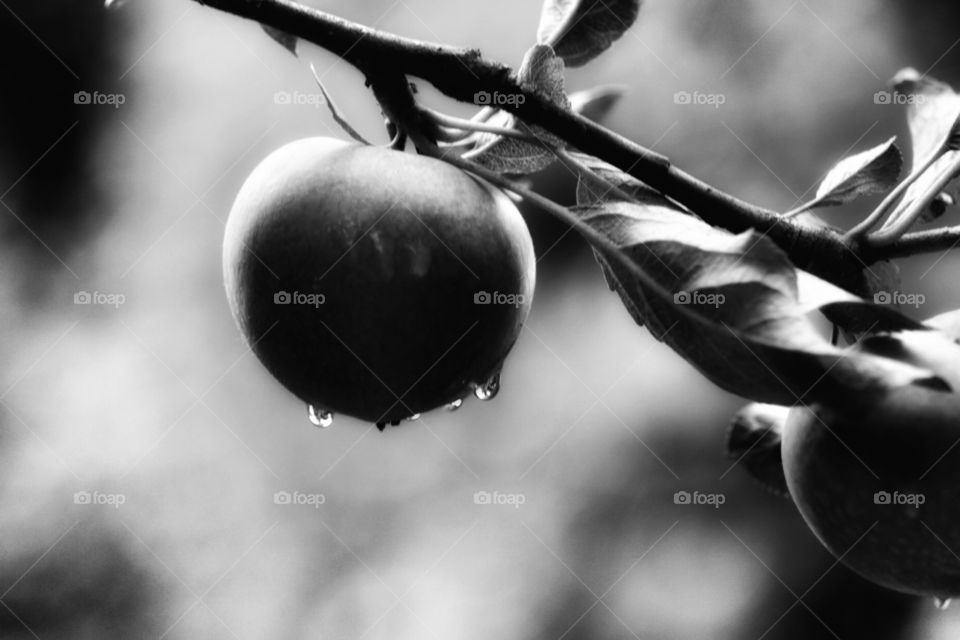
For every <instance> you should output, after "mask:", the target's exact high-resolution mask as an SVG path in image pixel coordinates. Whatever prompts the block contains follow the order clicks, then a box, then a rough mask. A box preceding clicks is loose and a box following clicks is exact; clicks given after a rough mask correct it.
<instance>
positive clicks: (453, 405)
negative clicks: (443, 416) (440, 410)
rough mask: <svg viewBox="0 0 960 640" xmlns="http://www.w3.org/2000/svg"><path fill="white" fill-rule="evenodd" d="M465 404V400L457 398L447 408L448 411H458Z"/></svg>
mask: <svg viewBox="0 0 960 640" xmlns="http://www.w3.org/2000/svg"><path fill="white" fill-rule="evenodd" d="M462 404H463V398H457V399H456V400H454V401H453V402H451V403H450V404H448V405H447V406H446V409H447V411H456V410H457V409H459V408H460V406H461V405H462Z"/></svg>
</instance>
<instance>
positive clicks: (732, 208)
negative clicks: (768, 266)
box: [194, 0, 897, 293]
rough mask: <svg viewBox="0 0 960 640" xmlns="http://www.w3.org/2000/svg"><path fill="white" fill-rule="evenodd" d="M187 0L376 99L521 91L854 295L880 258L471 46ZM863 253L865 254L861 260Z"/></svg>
mask: <svg viewBox="0 0 960 640" xmlns="http://www.w3.org/2000/svg"><path fill="white" fill-rule="evenodd" d="M194 1H196V2H200V3H201V4H206V5H209V6H211V7H214V8H216V9H220V10H222V11H225V12H228V13H232V14H235V15H237V16H241V17H245V18H250V19H252V20H255V21H257V22H260V23H262V24H265V25H269V26H271V27H274V28H276V29H280V30H282V31H285V32H287V33H290V34H292V35H295V36H298V37H300V38H302V39H304V40H307V41H309V42H312V43H314V44H316V45H319V46H320V47H323V48H324V49H326V50H328V51H330V52H331V53H333V54H334V55H337V56H339V57H340V58H342V59H343V60H346V61H347V62H349V63H350V64H352V65H353V66H354V67H356V68H357V69H358V70H360V71H361V72H362V73H363V74H364V75H365V76H366V77H367V81H368V83H369V84H371V85H372V86H373V89H374V92H375V93H376V94H377V95H378V98H383V97H387V99H388V100H389V96H400V95H401V94H402V93H403V92H401V91H398V90H396V86H395V85H396V78H397V77H401V78H402V77H406V76H408V75H409V76H414V77H417V78H421V79H423V80H426V81H427V82H429V83H430V84H432V85H433V86H435V87H436V88H437V89H438V90H439V91H441V92H442V93H444V94H446V95H447V96H449V97H451V98H454V99H456V100H459V101H462V102H467V103H473V102H474V101H475V100H474V96H475V94H476V93H477V92H479V91H486V92H489V93H491V94H492V93H494V92H499V93H500V94H510V95H522V96H523V97H524V100H515V101H510V103H509V104H505V105H503V107H504V109H506V110H509V111H511V112H512V113H514V114H515V115H516V116H517V117H519V118H521V119H522V120H524V121H525V122H527V123H536V124H537V125H539V126H541V127H543V128H545V129H547V130H548V131H550V132H551V133H553V134H554V135H556V136H558V137H559V138H561V139H563V140H564V141H565V142H567V143H568V144H570V145H571V146H573V147H575V148H577V149H579V150H580V151H583V152H585V153H588V154H590V155H593V156H596V157H598V158H600V159H602V160H604V161H606V162H609V163H610V164H612V165H614V166H616V167H618V168H619V169H620V170H622V171H624V172H626V173H628V174H630V175H631V176H633V177H635V178H637V179H638V180H641V181H643V182H644V183H646V184H648V185H649V186H651V187H653V188H654V189H657V190H659V191H661V192H662V193H664V194H666V195H667V196H669V197H670V198H673V199H674V200H676V201H677V202H680V203H681V204H683V205H684V206H686V207H688V208H689V209H690V210H691V211H694V212H695V213H696V214H697V215H698V216H700V217H701V218H702V219H703V220H704V221H706V222H707V223H709V224H712V225H714V226H718V227H722V228H725V229H728V230H730V231H733V232H741V231H745V230H747V229H755V230H757V231H759V232H760V233H763V234H765V235H768V236H769V237H770V238H771V239H772V240H773V241H774V242H776V243H777V244H778V245H779V246H780V247H781V248H782V249H783V250H784V251H785V252H786V253H787V255H788V256H789V257H790V259H791V261H792V262H793V263H794V264H795V265H796V266H797V267H799V268H802V269H806V270H808V271H810V272H812V273H814V274H816V275H818V276H820V277H822V278H824V279H826V280H830V281H831V282H833V283H835V284H837V285H839V286H841V287H844V288H846V289H848V290H850V291H853V292H856V293H863V292H864V291H865V280H864V276H863V266H864V263H867V264H869V263H870V262H872V261H875V260H879V259H883V258H882V256H883V255H884V254H882V253H879V252H876V251H871V252H869V253H861V249H860V246H861V245H860V244H859V243H856V242H850V243H848V242H846V241H845V240H844V238H843V237H842V235H841V234H840V233H838V232H836V231H835V230H833V229H829V228H819V227H813V226H810V225H804V224H802V223H799V222H797V221H795V220H792V219H787V218H784V217H783V216H780V215H778V214H777V213H775V212H773V211H770V210H768V209H765V208H763V207H758V206H756V205H753V204H750V203H747V202H744V201H742V200H740V199H738V198H736V197H734V196H732V195H730V194H727V193H724V192H723V191H720V190H718V189H716V188H714V187H712V186H710V185H708V184H706V183H704V182H702V181H701V180H698V179H697V178H695V177H693V176H691V175H689V174H687V173H686V172H684V171H682V170H680V169H678V168H676V167H674V166H672V165H671V163H670V161H669V160H668V159H667V158H666V157H665V156H662V155H660V154H658V153H655V152H653V151H651V150H649V149H646V148H644V147H643V146H641V145H639V144H637V143H635V142H633V141H631V140H629V139H627V138H625V137H623V136H621V135H619V134H617V133H615V132H613V131H610V130H609V129H606V128H605V127H602V126H600V125H598V124H596V123H595V122H593V121H591V120H589V119H587V118H584V117H582V116H580V115H579V114H576V113H573V112H571V111H568V110H566V109H564V108H562V107H560V106H559V105H557V104H554V103H553V102H552V101H551V100H549V99H548V98H547V97H545V96H543V95H541V94H540V93H539V92H537V91H535V90H533V89H531V88H529V87H524V86H522V85H520V84H519V82H518V81H517V79H516V77H515V75H514V73H513V71H512V70H511V69H510V68H509V67H507V66H505V65H503V64H500V63H497V62H491V61H488V60H484V59H483V57H482V56H481V54H480V52H479V51H477V50H474V49H462V48H456V47H450V46H447V45H442V44H433V43H427V42H422V41H419V40H413V39H410V38H403V37H400V36H397V35H394V34H391V33H386V32H383V31H378V30H375V29H371V28H368V27H365V26H362V25H358V24H356V23H353V22H350V21H347V20H344V19H342V18H339V17H337V16H334V15H332V14H329V13H325V12H322V11H319V10H317V9H313V8H310V7H305V6H302V5H299V4H297V3H296V2H293V1H291V0H194ZM381 82H385V83H386V84H393V85H394V88H393V89H388V90H385V91H384V90H380V91H378V83H381ZM401 97H402V96H401ZM402 102H403V104H400V105H399V106H398V105H391V104H383V103H384V100H382V99H381V104H383V106H384V107H385V109H387V110H388V111H389V110H396V109H398V108H399V109H407V108H410V109H413V108H415V105H411V104H409V102H410V101H409V100H406V98H403V99H402ZM388 115H391V114H388ZM406 115H407V116H409V115H410V114H406ZM401 119H402V118H401ZM896 247H897V245H893V246H891V247H888V248H887V249H888V250H889V251H891V252H895V248H896ZM868 257H869V258H871V260H867V259H866V258H868Z"/></svg>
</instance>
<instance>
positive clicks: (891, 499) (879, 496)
mask: <svg viewBox="0 0 960 640" xmlns="http://www.w3.org/2000/svg"><path fill="white" fill-rule="evenodd" d="M926 501H927V497H926V496H925V495H923V494H922V493H900V492H899V491H894V492H893V493H890V492H889V491H877V492H876V493H875V494H873V504H877V505H895V506H909V507H913V508H914V509H919V508H920V505H922V504H923V503H924V502H926Z"/></svg>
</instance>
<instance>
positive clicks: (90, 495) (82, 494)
mask: <svg viewBox="0 0 960 640" xmlns="http://www.w3.org/2000/svg"><path fill="white" fill-rule="evenodd" d="M126 502H127V496H125V495H124V494H122V493H103V492H102V491H77V492H76V493H75V494H73V504H82V505H106V506H109V507H113V508H114V509H119V508H120V505H122V504H126Z"/></svg>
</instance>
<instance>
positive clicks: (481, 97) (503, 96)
mask: <svg viewBox="0 0 960 640" xmlns="http://www.w3.org/2000/svg"><path fill="white" fill-rule="evenodd" d="M526 100H527V97H526V96H525V95H523V94H522V93H500V92H499V91H494V92H493V93H490V92H489V91H477V92H476V93H475V94H473V104H475V105H479V106H481V107H497V106H501V105H507V104H510V105H521V104H523V103H524V102H526Z"/></svg>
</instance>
